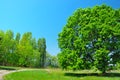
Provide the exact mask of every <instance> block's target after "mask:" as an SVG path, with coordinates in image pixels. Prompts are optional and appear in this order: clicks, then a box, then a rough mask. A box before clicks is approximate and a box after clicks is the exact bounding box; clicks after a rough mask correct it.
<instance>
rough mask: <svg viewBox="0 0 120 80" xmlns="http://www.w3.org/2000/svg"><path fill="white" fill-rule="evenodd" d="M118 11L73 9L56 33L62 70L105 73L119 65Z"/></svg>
mask: <svg viewBox="0 0 120 80" xmlns="http://www.w3.org/2000/svg"><path fill="white" fill-rule="evenodd" d="M119 20H120V9H113V8H111V7H110V6H107V5H101V6H94V7H93V8H85V9H82V8H80V9H77V10H76V11H75V12H74V13H73V15H71V16H70V17H69V18H68V21H67V23H66V25H65V26H64V28H63V30H62V31H61V32H60V33H59V37H58V44H59V47H60V49H61V52H60V53H59V54H58V59H59V62H60V65H61V67H62V68H63V69H73V70H76V69H90V68H92V67H93V66H95V67H96V68H97V69H98V70H100V71H102V73H105V71H106V70H107V69H108V68H109V66H110V64H112V65H113V66H115V64H116V63H117V62H120V60H119V59H120V57H119V56H120V22H119Z"/></svg>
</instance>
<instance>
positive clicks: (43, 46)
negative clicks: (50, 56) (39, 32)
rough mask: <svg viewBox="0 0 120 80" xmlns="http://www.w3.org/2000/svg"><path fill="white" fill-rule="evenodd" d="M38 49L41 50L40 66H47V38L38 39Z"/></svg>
mask: <svg viewBox="0 0 120 80" xmlns="http://www.w3.org/2000/svg"><path fill="white" fill-rule="evenodd" d="M38 51H39V52H40V67H42V68H44V67H45V61H46V40H45V38H39V39H38Z"/></svg>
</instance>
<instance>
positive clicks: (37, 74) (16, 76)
mask: <svg viewBox="0 0 120 80" xmlns="http://www.w3.org/2000/svg"><path fill="white" fill-rule="evenodd" d="M4 80H120V73H119V71H117V72H116V71H115V72H111V73H107V74H105V75H101V74H97V73H91V72H90V71H89V72H88V71H76V72H73V71H69V72H66V71H62V70H60V69H39V70H38V69H37V70H27V71H20V72H15V73H11V74H8V75H5V76H4Z"/></svg>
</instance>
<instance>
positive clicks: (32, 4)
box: [0, 0, 120, 55]
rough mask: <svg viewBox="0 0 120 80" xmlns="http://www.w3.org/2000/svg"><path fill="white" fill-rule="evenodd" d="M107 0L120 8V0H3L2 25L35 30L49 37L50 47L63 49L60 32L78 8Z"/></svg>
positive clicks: (50, 49)
mask: <svg viewBox="0 0 120 80" xmlns="http://www.w3.org/2000/svg"><path fill="white" fill-rule="evenodd" d="M103 3H104V4H107V5H109V6H112V7H113V8H120V0H0V29H1V30H4V31H6V30H8V29H10V30H12V31H13V32H14V33H16V32H20V33H21V34H23V33H24V32H32V33H33V37H35V38H39V37H40V38H41V37H44V38H46V42H47V51H48V52H49V53H51V54H52V55H56V54H57V53H58V52H59V48H58V42H57V38H58V33H59V32H60V31H61V30H62V28H63V26H64V25H65V24H66V21H67V18H68V17H69V16H70V15H72V13H73V12H74V11H75V10H76V9H77V8H86V7H93V6H95V5H101V4H103Z"/></svg>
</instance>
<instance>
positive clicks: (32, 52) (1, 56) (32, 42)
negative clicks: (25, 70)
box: [0, 30, 54, 67]
mask: <svg viewBox="0 0 120 80" xmlns="http://www.w3.org/2000/svg"><path fill="white" fill-rule="evenodd" d="M48 55H49V56H48ZM52 58H53V57H52V56H51V55H50V54H48V53H47V51H46V40H45V38H39V39H38V40H36V39H35V38H33V37H32V33H31V32H26V33H24V34H23V35H22V36H21V34H20V33H17V34H16V36H14V33H13V32H12V31H11V30H8V31H6V32H4V31H2V30H0V65H4V66H20V67H46V66H51V65H52V64H51V63H50V62H49V60H52ZM48 59H49V60H48ZM47 61H48V62H47ZM51 62H54V61H51Z"/></svg>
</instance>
